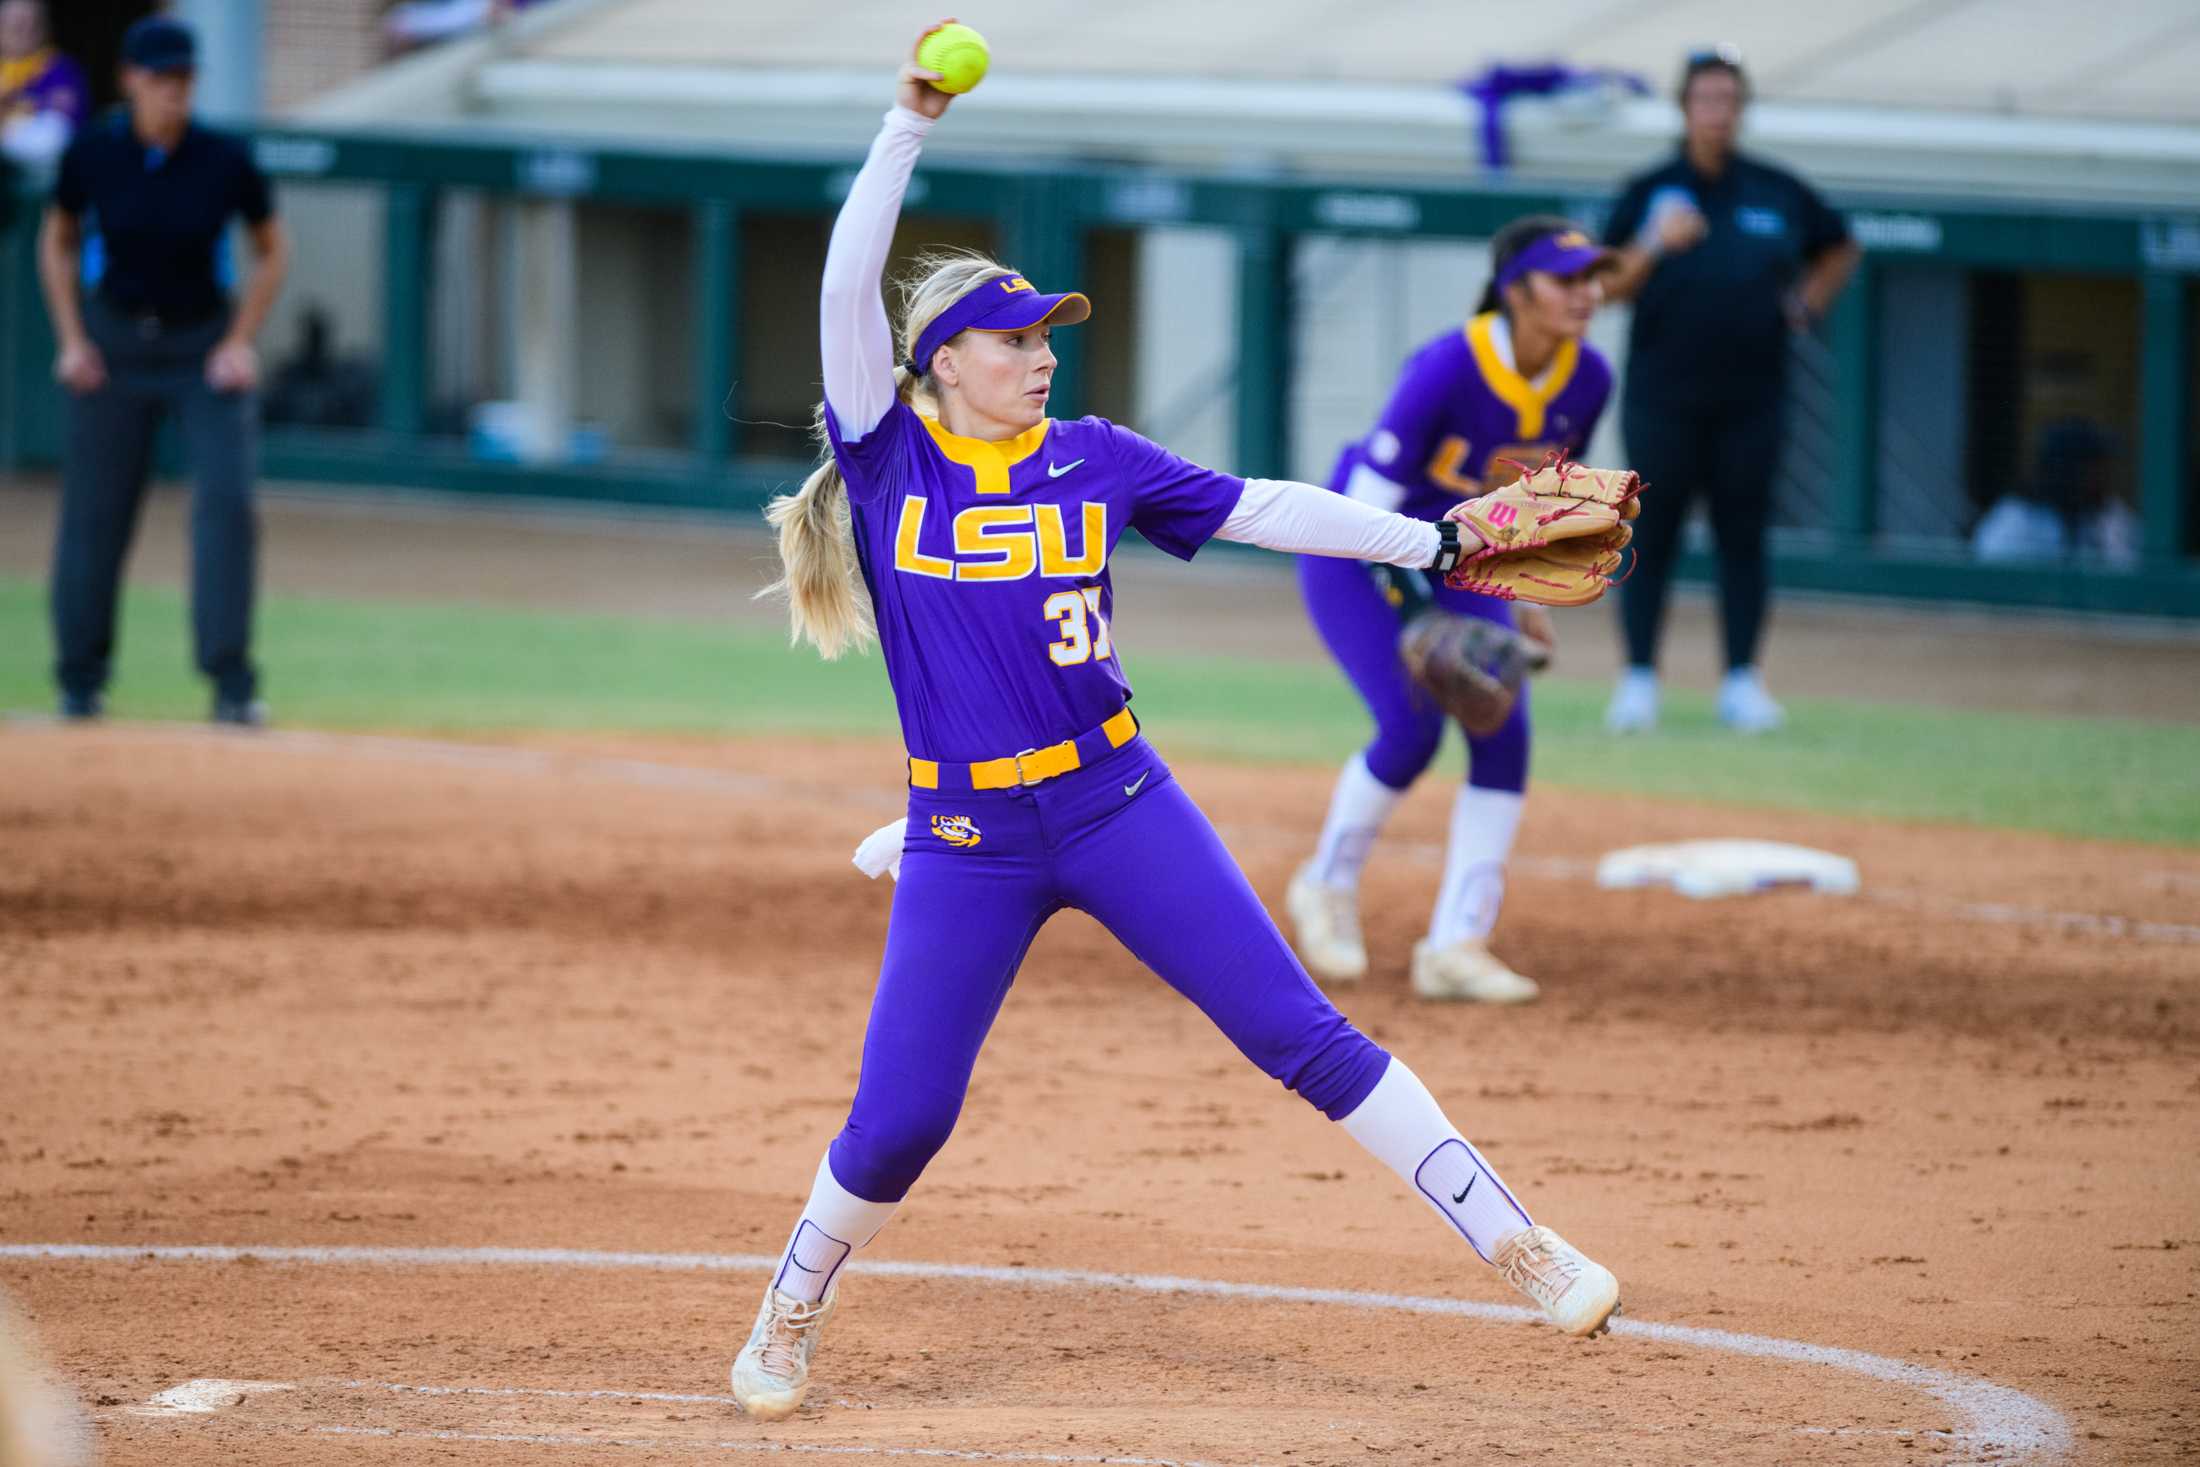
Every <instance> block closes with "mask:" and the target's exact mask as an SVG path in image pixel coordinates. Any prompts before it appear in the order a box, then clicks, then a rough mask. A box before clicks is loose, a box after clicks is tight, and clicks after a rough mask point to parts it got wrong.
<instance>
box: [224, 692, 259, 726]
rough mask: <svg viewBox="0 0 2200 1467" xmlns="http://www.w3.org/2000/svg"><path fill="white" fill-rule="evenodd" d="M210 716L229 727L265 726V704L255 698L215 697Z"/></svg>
mask: <svg viewBox="0 0 2200 1467" xmlns="http://www.w3.org/2000/svg"><path fill="white" fill-rule="evenodd" d="M212 717H213V721H214V722H216V723H219V724H226V725H227V726H229V727H231V728H266V727H267V705H266V704H265V703H263V702H261V701H260V700H259V699H257V698H216V699H215V700H214V712H213V715H212Z"/></svg>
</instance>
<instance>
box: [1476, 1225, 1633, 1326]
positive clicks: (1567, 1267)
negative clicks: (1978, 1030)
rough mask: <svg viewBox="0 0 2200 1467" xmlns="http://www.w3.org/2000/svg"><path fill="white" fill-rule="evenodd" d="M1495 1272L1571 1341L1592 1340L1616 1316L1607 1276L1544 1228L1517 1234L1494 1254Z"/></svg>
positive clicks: (1613, 1287) (1613, 1283)
mask: <svg viewBox="0 0 2200 1467" xmlns="http://www.w3.org/2000/svg"><path fill="white" fill-rule="evenodd" d="M1496 1262H1497V1271H1498V1272H1499V1273H1501V1274H1503V1275H1504V1276H1505V1282H1506V1283H1508V1284H1511V1285H1512V1286H1513V1287H1514V1288H1516V1289H1518V1290H1519V1291H1520V1292H1521V1293H1523V1294H1526V1295H1527V1296H1528V1297H1529V1298H1530V1299H1533V1300H1534V1301H1535V1302H1536V1304H1537V1305H1538V1306H1539V1307H1540V1308H1541V1309H1542V1310H1543V1312H1544V1314H1546V1315H1548V1316H1549V1317H1550V1321H1551V1323H1553V1324H1555V1325H1557V1326H1558V1327H1559V1328H1560V1329H1562V1330H1564V1331H1566V1333H1568V1334H1570V1335H1580V1336H1583V1337H1586V1338H1591V1339H1593V1338H1595V1337H1596V1336H1598V1335H1601V1334H1604V1333H1606V1332H1607V1331H1609V1330H1610V1329H1611V1327H1612V1316H1613V1315H1615V1314H1617V1313H1619V1312H1620V1308H1619V1280H1618V1279H1617V1278H1614V1277H1613V1276H1612V1271H1611V1270H1610V1269H1608V1268H1606V1267H1605V1266H1604V1265H1603V1264H1601V1263H1598V1262H1596V1261H1595V1260H1594V1259H1592V1258H1590V1257H1589V1256H1588V1255H1587V1254H1585V1253H1583V1252H1582V1251H1581V1250H1580V1249H1579V1248H1576V1247H1575V1246H1574V1245H1573V1244H1571V1243H1569V1242H1567V1241H1566V1240H1565V1239H1564V1238H1561V1237H1560V1236H1559V1235H1558V1234H1556V1233H1554V1232H1552V1231H1551V1230H1550V1229H1549V1228H1546V1227H1533V1228H1522V1229H1521V1230H1520V1231H1519V1232H1517V1233H1514V1234H1513V1235H1512V1236H1511V1237H1509V1238H1507V1239H1506V1240H1505V1241H1504V1242H1503V1243H1501V1244H1499V1245H1498V1249H1497V1259H1496Z"/></svg>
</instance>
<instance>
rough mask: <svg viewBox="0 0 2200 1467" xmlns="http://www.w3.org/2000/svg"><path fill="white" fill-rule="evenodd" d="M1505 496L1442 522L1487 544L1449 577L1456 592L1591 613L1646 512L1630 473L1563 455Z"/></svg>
mask: <svg viewBox="0 0 2200 1467" xmlns="http://www.w3.org/2000/svg"><path fill="white" fill-rule="evenodd" d="M1517 467H1521V475H1520V477H1519V478H1518V479H1517V480H1515V481H1514V482H1512V483H1510V484H1507V485H1506V486H1505V487H1503V488H1502V489H1493V490H1491V491H1490V492H1489V493H1487V494H1484V495H1481V496H1480V497H1478V498H1475V499H1469V500H1467V501H1465V502H1464V503H1461V504H1458V505H1454V506H1453V507H1452V510H1451V512H1450V513H1449V514H1447V515H1445V516H1444V518H1446V519H1449V520H1457V521H1458V522H1459V523H1460V524H1463V525H1465V526H1467V528H1469V529H1471V530H1473V531H1474V533H1475V534H1476V535H1478V536H1480V537H1481V540H1482V546H1483V548H1482V549H1481V550H1479V551H1477V552H1476V553H1474V554H1473V555H1470V556H1468V557H1467V558H1466V559H1465V560H1462V561H1461V562H1460V563H1459V564H1458V565H1457V566H1455V567H1453V569H1452V570H1451V572H1450V573H1449V574H1447V575H1446V576H1445V577H1444V584H1446V585H1448V586H1450V587H1451V588H1452V589H1454V590H1458V591H1472V592H1474V593H1475V594H1477V595H1480V596H1495V597H1497V598H1499V599H1500V600H1504V601H1533V602H1536V603H1537V604H1539V605H1543V606H1586V605H1588V604H1589V603H1590V602H1591V601H1594V600H1596V599H1597V598H1598V597H1599V596H1602V595H1603V594H1604V590H1605V587H1607V586H1610V585H1612V584H1613V573H1614V572H1615V571H1617V570H1618V569H1619V568H1620V564H1621V561H1622V558H1623V557H1622V556H1621V554H1620V552H1621V550H1623V549H1624V548H1625V547H1626V545H1627V542H1628V541H1629V540H1631V539H1633V538H1634V533H1635V532H1634V530H1633V529H1631V528H1630V527H1629V526H1628V524H1627V521H1629V520H1631V519H1633V518H1634V517H1635V516H1636V515H1638V514H1640V513H1642V506H1641V504H1640V503H1638V502H1637V496H1638V495H1640V494H1641V493H1642V480H1641V479H1640V478H1639V477H1637V475H1636V474H1635V471H1634V470H1632V469H1592V468H1589V467H1587V466H1585V465H1583V464H1577V463H1570V462H1568V461H1567V458H1566V456H1565V455H1564V454H1562V453H1553V454H1551V455H1550V456H1549V457H1548V458H1546V459H1544V461H1543V466H1542V467H1541V468H1539V469H1536V470H1535V471H1534V472H1533V473H1530V472H1528V471H1527V469H1526V468H1525V467H1524V466H1517Z"/></svg>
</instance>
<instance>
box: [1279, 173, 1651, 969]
mask: <svg viewBox="0 0 2200 1467" xmlns="http://www.w3.org/2000/svg"><path fill="white" fill-rule="evenodd" d="M1492 245H1493V248H1492V257H1493V258H1492V265H1493V274H1492V277H1491V280H1490V284H1489V287H1488V289H1487V290H1486V291H1485V292H1484V294H1483V296H1482V303H1481V306H1480V308H1479V309H1478V311H1477V313H1476V314H1475V316H1474V318H1473V319H1472V320H1470V321H1468V322H1467V323H1466V326H1465V327H1464V328H1463V329H1461V330H1457V331H1448V332H1446V333H1444V334H1443V335H1442V336H1439V337H1437V338H1436V339H1435V340H1434V341H1431V342H1429V343H1428V344H1427V345H1425V346H1423V347H1422V348H1421V349H1420V350H1419V351H1417V352H1415V353H1414V355H1413V356H1412V358H1411V359H1409V360H1408V361H1407V363H1406V365H1405V370H1404V371H1403V372H1402V373H1401V374H1400V375H1399V378H1398V385H1397V387H1396V388H1395V389H1393V391H1392V393H1391V397H1390V405H1389V406H1388V407H1386V408H1385V409H1384V410H1383V415H1382V418H1381V420H1380V421H1378V422H1377V423H1376V425H1375V428H1374V430H1373V431H1372V432H1370V433H1369V434H1368V435H1367V437H1366V438H1364V439H1362V440H1361V441H1359V442H1358V443H1355V444H1353V445H1351V446H1350V447H1348V448H1346V449H1345V451H1344V454H1343V456H1342V457H1341V458H1340V459H1339V460H1338V462H1337V468H1336V472H1335V474H1334V475H1333V476H1332V478H1331V481H1330V487H1331V488H1332V489H1335V490H1336V491H1337V492H1338V493H1340V494H1343V495H1346V496H1347V497H1349V498H1351V499H1354V500H1357V501H1359V502H1361V503H1363V504H1369V505H1373V506H1375V507H1377V508H1379V509H1386V510H1398V511H1401V512H1403V513H1405V514H1408V515H1411V516H1413V517H1415V518H1417V519H1424V520H1436V519H1441V518H1442V517H1443V516H1444V514H1445V513H1446V512H1447V511H1448V510H1450V509H1451V508H1452V507H1454V506H1455V505H1457V504H1458V503H1459V502H1460V501H1461V499H1462V498H1468V497H1472V496H1474V495H1478V494H1481V493H1482V492H1483V490H1484V488H1485V486H1488V485H1491V484H1494V483H1501V482H1503V480H1504V479H1505V478H1506V477H1509V476H1511V475H1514V474H1515V473H1516V472H1518V471H1517V470H1515V469H1514V468H1512V467H1511V465H1512V464H1516V463H1517V464H1522V465H1525V466H1527V467H1528V468H1531V469H1532V468H1534V467H1535V466H1536V464H1537V463H1539V462H1540V461H1541V460H1542V459H1543V458H1544V456H1545V454H1546V453H1548V452H1550V451H1552V450H1561V451H1564V452H1567V453H1572V452H1576V451H1578V450H1579V449H1580V448H1581V446H1582V445H1583V444H1585V443H1587V442H1588V441H1589V436H1590V435H1591V434H1592V433H1594V432H1595V431H1596V424H1597V418H1598V417H1599V416H1600V415H1601V414H1602V413H1603V411H1604V404H1605V400H1606V399H1607V398H1608V397H1609V396H1610V395H1611V390H1612V369H1611V366H1610V364H1609V363H1607V362H1606V361H1605V360H1604V358H1603V356H1602V355H1600V354H1599V353H1598V352H1597V350H1596V348H1594V347H1592V346H1589V345H1588V344H1587V343H1585V342H1584V341H1582V339H1581V337H1582V333H1583V332H1584V331H1586V330H1587V329H1588V326H1589V318H1590V317H1591V316H1592V315H1594V314H1595V312H1596V308H1597V305H1598V303H1599V302H1600V301H1601V299H1602V288H1601V286H1600V285H1599V284H1598V281H1597V279H1596V277H1597V275H1598V273H1599V272H1600V271H1601V270H1602V269H1603V268H1604V267H1605V265H1606V263H1607V260H1608V256H1607V254H1606V252H1605V251H1603V250H1601V249H1599V248H1597V247H1596V246H1595V245H1594V244H1592V243H1590V241H1589V238H1588V236H1587V235H1585V234H1583V233H1582V232H1581V231H1580V230H1579V229H1578V228H1577V227H1576V226H1574V225H1573V224H1570V223H1569V222H1567V221H1566V220H1564V219H1561V218H1558V217H1556V216H1555V215H1531V216H1530V217H1528V218H1525V219H1518V220H1515V221H1513V222H1512V223H1511V224H1508V225H1506V226H1505V227H1504V228H1503V229H1501V230H1499V231H1498V234H1497V237H1496V239H1495V240H1494V241H1492ZM1299 588H1300V591H1301V592H1302V594H1304V596H1305V598H1306V609H1307V611H1308V613H1309V614H1310V615H1311V616H1312V617H1313V619H1314V626H1315V628H1316V629H1317V630H1318V631H1319V632H1320V633H1321V636H1322V640H1323V641H1324V642H1325V643H1327V644H1328V646H1329V650H1330V653H1331V654H1332V655H1333V656H1334V657H1335V658H1336V659H1337V661H1338V662H1339V663H1340V664H1342V665H1343V667H1344V671H1345V675H1346V676H1347V677H1349V678H1350V679H1351V680H1352V685H1353V687H1354V688H1356V689H1358V691H1359V694H1360V697H1361V698H1362V699H1363V700H1364V701H1365V702H1366V704H1367V709H1368V712H1369V713H1370V714H1371V715H1373V717H1374V720H1375V737H1374V739H1373V740H1372V741H1371V742H1370V743H1369V744H1368V746H1367V747H1366V748H1365V749H1363V750H1362V751H1361V752H1359V753H1357V754H1355V755H1353V756H1352V757H1351V758H1350V759H1349V760H1347V761H1346V762H1345V766H1344V770H1343V772H1342V773H1341V774H1339V775H1338V777H1337V787H1336V790H1335V792H1334V793H1333V794H1332V795H1331V796H1330V801H1329V818H1328V820H1327V821H1326V823H1325V824H1324V825H1323V827H1322V833H1321V839H1320V841H1319V843H1318V844H1317V845H1316V846H1315V848H1314V856H1313V859H1311V860H1310V861H1308V862H1307V863H1306V864H1305V865H1304V866H1301V867H1300V868H1299V871H1298V874H1297V875H1296V876H1294V877H1293V878H1292V881H1291V887H1290V891H1289V894H1288V896H1287V898H1286V903H1287V905H1288V907H1289V909H1290V913H1291V920H1292V923H1293V925H1294V926H1295V927H1296V928H1297V932H1298V950H1299V956H1300V957H1302V958H1304V959H1305V960H1306V966H1307V967H1308V968H1310V969H1312V970H1313V972H1314V973H1315V974H1316V975H1318V976H1320V977H1322V978H1326V979H1329V980H1331V981H1333V982H1352V981H1355V980H1357V979H1359V978H1361V977H1363V976H1364V975H1365V974H1366V972H1367V948H1366V945H1365V944H1364V942H1363V941H1362V939H1361V936H1360V917H1359V886H1360V869H1361V867H1362V866H1364V865H1365V864H1366V862H1367V857H1368V853H1369V851H1370V850H1371V849H1372V848H1373V846H1374V843H1375V837H1376V835H1377V834H1378V833H1379V832H1380V831H1381V830H1382V827H1383V822H1384V821H1385V820H1387V819H1388V818H1389V816H1390V812H1391V811H1392V810H1393V809H1394V808H1396V806H1397V804H1398V800H1399V797H1400V796H1402V795H1403V794H1404V793H1405V792H1406V790H1407V789H1408V788H1410V787H1411V786H1412V784H1413V782H1414V781H1415V780H1416V779H1418V778H1420V777H1421V774H1422V772H1423V771H1424V770H1426V769H1427V768H1428V767H1429V765H1430V764H1431V763H1432V762H1433V761H1434V760H1435V758H1436V751H1437V747H1438V745H1439V744H1440V743H1441V742H1442V740H1443V736H1444V725H1445V723H1446V721H1447V720H1446V717H1445V713H1444V711H1443V709H1442V708H1441V707H1440V706H1439V705H1438V702H1437V701H1436V700H1435V699H1432V698H1431V697H1430V696H1429V695H1428V693H1427V691H1426V690H1425V689H1424V688H1422V687H1420V686H1417V685H1416V683H1415V682H1414V680H1413V679H1412V678H1411V677H1410V676H1409V675H1408V670H1407V664H1406V662H1405V660H1404V659H1402V658H1401V657H1400V656H1399V632H1400V618H1401V610H1404V611H1406V612H1409V613H1411V612H1417V611H1419V610H1420V609H1421V608H1422V607H1425V606H1426V605H1427V604H1428V603H1429V602H1430V601H1431V600H1432V599H1433V601H1434V604H1435V606H1436V607H1437V608H1438V609H1439V610H1441V611H1445V612H1450V613H1453V614H1455V615H1458V616H1463V617H1476V618H1481V619H1483V620H1485V621H1489V622H1494V623H1496V624H1497V625H1498V626H1500V627H1502V628H1505V629H1507V630H1508V631H1510V630H1511V629H1513V628H1514V626H1515V621H1514V617H1513V612H1512V607H1511V604H1510V603H1509V602H1506V601H1502V600H1498V599H1495V598H1493V597H1489V596H1482V595H1476V594H1474V593H1473V592H1470V591H1460V590H1453V589H1451V588H1449V587H1447V586H1444V585H1442V584H1438V583H1435V582H1433V581H1432V580H1431V578H1429V577H1425V576H1423V575H1421V574H1420V573H1419V572H1416V571H1403V572H1400V571H1394V570H1388V569H1384V570H1377V569H1375V568H1373V567H1369V566H1365V565H1358V564H1354V563H1352V562H1350V561H1345V560H1324V559H1318V558H1315V557H1312V556H1309V557H1307V558H1305V559H1302V560H1301V561H1300V562H1299ZM1518 628H1519V631H1520V632H1521V633H1522V634H1524V635H1525V637H1526V638H1527V639H1528V640H1529V641H1530V642H1532V643H1535V644H1538V645H1539V647H1540V652H1541V655H1542V656H1548V654H1549V652H1550V650H1551V649H1552V647H1553V646H1554V643H1555V638H1554V635H1553V632H1552V628H1551V622H1550V617H1549V616H1548V615H1547V614H1546V613H1544V612H1543V610H1542V609H1541V608H1540V607H1535V606H1530V607H1527V608H1525V609H1524V611H1523V613H1522V615H1521V617H1520V619H1519V623H1518ZM1499 717H1500V718H1501V721H1500V722H1498V723H1497V726H1496V727H1495V728H1494V730H1491V731H1487V732H1475V731H1474V730H1472V729H1468V730H1466V733H1467V783H1466V786H1465V787H1464V788H1463V789H1461V790H1460V791H1459V794H1458V797H1457V799H1456V800H1455V801H1454V803H1453V805H1452V814H1451V842H1450V847H1449V849H1448V851H1447V853H1446V855H1445V860H1444V876H1443V881H1442V883H1441V884H1440V885H1439V886H1438V887H1437V894H1436V908H1435V911H1434V913H1433V914H1432V915H1431V916H1430V918H1429V928H1428V935H1427V936H1426V937H1425V938H1423V939H1422V940H1421V941H1420V942H1419V943H1417V944H1416V945H1415V946H1414V949H1413V990H1414V992H1416V993H1418V994H1420V995H1421V996H1422V997H1424V998H1434V999H1471V1000H1479V1001H1480V1002H1483V1003H1524V1002H1526V1001H1527V1000H1529V999H1532V998H1534V997H1535V996H1536V994H1537V992H1538V989H1537V987H1536V984H1535V982H1534V980H1532V979H1529V978H1524V977H1522V976H1521V975H1520V974H1518V973H1515V972H1514V971H1513V970H1512V969H1511V968H1509V967H1507V966H1506V965H1505V964H1504V963H1502V962H1500V961H1498V959H1497V958H1496V957H1494V956H1493V955H1492V954H1491V953H1490V950H1489V947H1488V940H1489V935H1490V932H1491V929H1492V928H1494V927H1495V926H1496V925H1497V908H1498V904H1499V902H1500V901H1502V900H1503V898H1504V894H1505V863H1506V861H1507V859H1508V858H1509V857H1510V856H1511V854H1512V844H1513V835H1514V832H1516V831H1517V830H1518V829H1519V827H1520V811H1521V805H1522V801H1523V797H1524V795H1525V793H1526V790H1527V787H1528V747H1529V724H1528V696H1527V689H1526V687H1525V686H1518V688H1517V694H1516V695H1515V696H1514V698H1513V700H1512V706H1511V709H1510V712H1509V713H1506V712H1500V714H1499Z"/></svg>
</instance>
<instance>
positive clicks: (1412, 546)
mask: <svg viewBox="0 0 2200 1467" xmlns="http://www.w3.org/2000/svg"><path fill="white" fill-rule="evenodd" d="M1466 533H1467V534H1468V536H1469V539H1470V543H1472V538H1471V537H1472V533H1473V532H1472V531H1467V532H1466ZM1215 538H1216V539H1218V540H1235V541H1236V542H1238V543H1239V544H1241V545H1258V546H1260V547H1261V548H1262V549H1264V550H1282V551H1289V552H1295V553H1297V554H1300V555H1333V556H1337V557H1339V558H1341V559H1345V560H1371V561H1374V562H1376V563H1377V564H1378V565H1396V566H1403V567H1405V568H1406V569H1407V570H1421V569H1424V568H1425V567H1427V566H1428V565H1430V564H1431V563H1432V562H1434V561H1435V559H1436V551H1437V547H1438V546H1439V545H1440V544H1441V543H1442V539H1441V537H1440V536H1439V534H1438V533H1437V529H1436V526H1435V525H1433V524H1431V523H1430V522H1429V521H1427V520H1417V519H1412V518H1410V517H1408V516H1406V515H1402V514H1393V513H1391V512H1390V511H1388V510H1382V509H1377V508H1375V507H1374V506H1373V505H1369V504H1362V503H1360V502H1359V501H1358V500H1356V499H1347V498H1345V496H1343V495H1342V494H1332V493H1330V492H1329V491H1328V490H1327V489H1320V488H1316V487H1315V486H1314V485H1312V484H1301V483H1298V482H1297V481H1295V480H1292V479H1247V480H1246V481H1245V492H1244V494H1242V495H1240V496H1239V498H1238V502H1237V508H1236V509H1234V510H1232V511H1231V512H1230V517H1229V518H1228V519H1227V520H1224V521H1223V522H1222V528H1221V529H1219V530H1217V531H1215Z"/></svg>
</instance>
